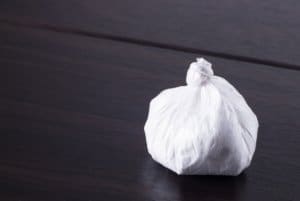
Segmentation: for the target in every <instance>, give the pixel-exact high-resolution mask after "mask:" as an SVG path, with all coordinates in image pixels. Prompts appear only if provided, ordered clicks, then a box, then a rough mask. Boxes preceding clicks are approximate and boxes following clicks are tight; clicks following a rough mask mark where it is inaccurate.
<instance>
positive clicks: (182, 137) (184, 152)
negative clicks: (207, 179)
mask: <svg viewBox="0 0 300 201" xmlns="http://www.w3.org/2000/svg"><path fill="white" fill-rule="evenodd" d="M186 83H187V85H186V86H179V87H176V88H170V89H166V90H163V91H162V92H160V93H159V94H158V95H157V96H156V97H154V98H153V99H152V100H151V102H150V107H149V113H148V118H147V120H146V123H145V127H144V130H145V136H146V144H147V150H148V152H149V153H150V155H151V156H152V158H153V159H154V160H155V161H157V162H158V163H160V164H161V165H163V166H164V167H166V168H168V169H170V170H172V171H174V172H175V173H177V174H179V175H239V174H240V173H241V172H242V171H243V170H244V169H245V168H247V167H248V166H249V165H250V163H251V160H252V158H253V154H254V152H255V147H256V141H257V132H258V127H259V123H258V120H257V117H256V115H255V114H254V112H253V111H252V110H251V108H250V107H249V106H248V104H247V102H246V101H245V99H244V98H243V96H242V95H241V94H240V93H239V92H238V91H237V90H236V89H235V88H234V87H233V86H232V85H231V84H230V83H229V82H228V81H226V80H225V79H224V78H222V77H219V76H216V75H214V72H213V70H212V67H211V63H209V62H208V61H206V60H205V59H203V58H198V59H197V61H196V62H193V63H191V64H190V66H189V69H188V71H187V76H186Z"/></svg>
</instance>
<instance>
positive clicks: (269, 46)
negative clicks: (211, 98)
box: [0, 0, 300, 201]
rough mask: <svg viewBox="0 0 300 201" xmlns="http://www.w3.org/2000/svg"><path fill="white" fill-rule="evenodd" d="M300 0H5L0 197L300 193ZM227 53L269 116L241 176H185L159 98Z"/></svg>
mask: <svg viewBox="0 0 300 201" xmlns="http://www.w3.org/2000/svg"><path fill="white" fill-rule="evenodd" d="M299 10H300V2H299V1H297V0H286V1H279V0H270V1H267V2H263V1H256V0H254V1H253V0H251V1H250V0H243V1H237V0H236V1H234V0H228V1H217V0H210V1H196V0H193V1H192V0H186V1H180V0H172V1H171V0H153V1H146V0H126V1H125V0H124V1H120V0H119V1H117V0H110V1H102V0H101V1H96V0H86V1H79V0H69V1H66V0H61V1H38V0H31V1H18V0H2V1H1V2H0V36H1V37H0V200H4V201H39V200H41V201H42V200H43V201H48V200H55V201H56V200H57V201H63V200H76V201H80V200H105V201H108V200H130V201H135V200H136V201H181V200H209V201H220V200H224V201H239V200H245V201H253V200H264V201H269V200H270V201H297V200H299V199H300V193H299V190H300V184H299V182H300V159H299V153H300V147H299V145H300V136H299V134H300V123H299V119H298V118H299V115H300V106H299V103H300V72H299V70H300V14H299ZM200 56H202V57H205V58H206V59H207V60H209V61H210V62H212V63H213V68H214V71H215V73H216V74H217V75H220V76H223V77H225V78H226V79H227V80H229V81H230V82H231V83H232V84H233V85H234V86H235V87H236V88H237V89H238V90H239V91H240V92H241V94H243V95H244V97H245V98H246V99H247V101H248V103H249V105H250V106H251V107H252V108H253V110H254V111H255V113H256V114H257V116H258V119H259V122H260V129H259V133H258V142H257V149H256V153H255V155H254V159H253V162H252V165H251V166H250V167H249V168H248V169H247V170H246V171H245V172H244V173H243V174H241V175H240V176H238V177H225V176H177V175H176V174H174V173H172V172H170V171H169V170H167V169H165V168H163V167H161V166H160V165H158V164H157V163H155V162H154V161H153V160H152V159H151V157H150V156H149V155H148V153H147V150H146V147H145V138H144V132H143V126H144V123H145V120H146V117H147V112H148V104H149V101H150V99H151V98H152V97H154V96H155V95H157V94H158V93H159V91H161V90H162V89H165V88H170V87H175V86H179V85H184V84H185V82H184V81H185V73H186V70H187V67H188V65H189V63H190V62H191V61H193V60H194V59H195V58H196V57H200Z"/></svg>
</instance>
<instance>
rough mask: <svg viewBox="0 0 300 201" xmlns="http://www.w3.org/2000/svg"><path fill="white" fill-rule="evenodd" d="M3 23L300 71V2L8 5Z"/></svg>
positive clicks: (12, 1) (9, 1) (91, 0)
mask: <svg viewBox="0 0 300 201" xmlns="http://www.w3.org/2000/svg"><path fill="white" fill-rule="evenodd" d="M0 5H1V6H0V19H2V20H3V19H6V20H12V21H14V20H16V21H21V22H23V23H29V24H44V25H45V24H46V25H52V26H54V27H59V28H62V29H63V28H65V27H69V28H75V29H78V30H81V31H85V32H92V33H98V34H99V33H100V34H102V35H103V34H107V35H113V36H117V37H123V38H126V39H128V38H129V40H138V41H143V42H155V43H156V45H159V46H162V45H165V46H168V47H171V48H179V49H180V48H181V49H183V50H185V51H193V52H195V51H196V52H197V53H203V54H204V53H205V54H207V55H215V56H219V57H225V58H233V59H239V60H246V61H251V62H255V63H262V64H271V65H273V66H286V67H289V68H297V69H300V53H299V52H300V51H299V43H300V36H299V32H300V28H299V27H300V21H299V18H300V14H299V8H300V2H299V1H297V0H287V1H284V2H283V1H279V0H270V1H251V0H244V1H236V0H229V1H226V2H220V1H217V0H211V1H193V0H187V1H184V2H183V1H179V0H175V1H174V0H172V1H170V0H168V1H158V0H153V1H146V0H143V1H141V0H127V1H117V0H110V1H96V0H86V1H79V0H71V1H52V2H51V3H49V2H46V1H37V0H31V1H17V0H3V1H1V4H0Z"/></svg>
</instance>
